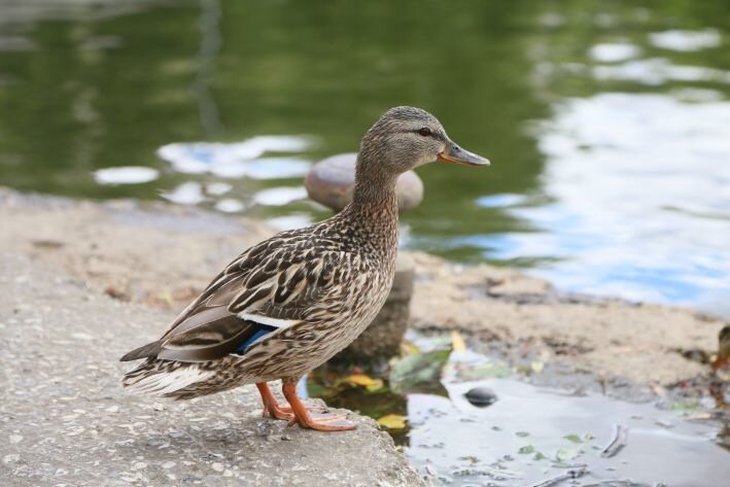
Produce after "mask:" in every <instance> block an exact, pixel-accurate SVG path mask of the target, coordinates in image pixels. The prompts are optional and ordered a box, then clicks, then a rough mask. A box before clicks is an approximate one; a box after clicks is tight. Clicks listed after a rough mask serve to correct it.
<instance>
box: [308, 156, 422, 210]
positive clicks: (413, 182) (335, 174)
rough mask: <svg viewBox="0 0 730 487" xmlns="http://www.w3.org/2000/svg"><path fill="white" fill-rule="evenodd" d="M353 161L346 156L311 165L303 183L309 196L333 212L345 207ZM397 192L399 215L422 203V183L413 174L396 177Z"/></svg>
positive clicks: (353, 184) (352, 175)
mask: <svg viewBox="0 0 730 487" xmlns="http://www.w3.org/2000/svg"><path fill="white" fill-rule="evenodd" d="M356 160H357V154H355V153H347V154H338V155H336V156H332V157H328V158H326V159H323V160H321V161H320V162H318V163H317V164H315V165H314V166H313V167H312V169H311V170H310V171H309V174H307V178H306V179H305V181H304V185H305V186H306V188H307V193H308V194H309V197H310V198H312V199H313V200H314V201H317V202H318V203H322V204H323V205H325V206H327V207H328V208H331V209H333V210H335V211H340V210H341V209H343V208H344V207H345V206H347V204H348V203H349V202H350V201H351V200H352V190H353V188H354V186H355V162H356ZM397 190H398V209H399V210H400V212H404V211H406V210H410V209H412V208H415V207H416V206H418V205H419V204H420V203H421V201H422V200H423V182H422V181H421V178H420V177H419V176H418V175H417V174H416V173H415V172H414V171H408V172H406V173H404V174H402V175H401V176H400V178H399V179H398V186H397Z"/></svg>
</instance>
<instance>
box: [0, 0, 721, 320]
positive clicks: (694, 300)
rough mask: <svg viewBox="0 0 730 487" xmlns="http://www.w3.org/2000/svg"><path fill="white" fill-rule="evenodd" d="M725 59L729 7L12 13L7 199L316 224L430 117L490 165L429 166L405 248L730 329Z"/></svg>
mask: <svg viewBox="0 0 730 487" xmlns="http://www.w3.org/2000/svg"><path fill="white" fill-rule="evenodd" d="M125 5H126V4H125ZM729 44H730V4H728V2H725V1H722V0H716V1H707V2H693V1H690V0H686V1H682V0H677V1H673V2H660V1H643V2H577V1H565V2H558V1H556V2H545V1H515V2H502V1H497V0H493V1H466V2H460V3H459V5H458V6H454V5H452V4H451V3H450V2H435V1H432V2H423V1H421V2H409V3H408V5H407V6H403V5H393V4H391V3H389V2H361V3H360V4H358V5H353V4H351V3H345V2H308V3H307V5H306V6H302V5H297V6H296V7H295V6H293V5H292V2H288V1H278V2H249V1H233V0H220V1H218V0H201V1H200V2H195V1H154V0H148V1H143V2H134V6H124V7H120V6H119V5H118V2H111V1H108V2H107V1H101V2H90V1H84V0H79V1H76V2H65V3H64V2H53V3H47V2H27V1H21V0H0V183H1V184H4V185H9V186H12V187H15V188H19V189H23V190H34V191H42V192H50V193H58V194H64V195H70V196H78V197H91V198H113V197H133V198H140V199H155V198H166V199H168V200H170V201H173V202H176V203H179V204H194V205H201V206H205V207H209V208H212V209H216V210H218V211H221V212H226V213H245V214H249V215H254V216H259V217H263V218H268V219H270V220H271V221H272V222H273V223H274V224H276V225H278V226H280V227H290V226H296V225H302V224H305V223H307V222H309V221H313V220H316V219H319V218H321V217H323V216H325V215H326V214H327V212H326V211H324V210H322V209H321V208H319V207H317V206H315V205H312V204H311V203H310V202H307V201H306V200H304V199H303V198H304V192H303V188H302V174H303V173H304V172H305V171H306V169H307V168H308V167H309V165H310V164H311V163H312V162H313V161H316V160H317V159H320V158H323V157H325V156H329V155H332V154H335V153H341V152H350V151H352V150H354V149H355V148H356V147H357V143H358V140H359V137H360V136H361V134H362V133H363V131H364V130H365V129H366V128H367V127H368V126H369V125H370V124H371V123H372V121H373V120H374V119H375V118H376V117H377V116H378V115H379V114H380V113H381V112H382V111H383V110H384V109H385V108H387V107H389V106H392V105H397V104H413V105H419V106H423V107H425V108H427V109H429V110H431V111H432V112H434V113H435V114H437V115H438V116H439V118H440V119H441V120H442V121H443V122H444V124H445V126H446V127H447V128H448V130H449V133H450V134H451V136H452V137H453V138H454V139H455V140H457V141H458V142H459V143H461V144H463V145H464V146H465V147H467V148H469V149H471V150H473V151H475V152H478V153H481V154H484V155H485V156H487V157H489V158H490V159H491V160H492V161H493V167H492V168H490V169H489V170H485V171H480V172H478V173H477V172H473V171H469V170H468V169H464V168H454V167H443V166H432V167H426V168H423V170H421V171H420V174H421V176H422V178H423V179H424V180H425V183H426V200H425V201H424V203H423V204H422V205H421V207H419V208H418V209H416V210H414V211H412V212H411V213H409V214H407V215H406V216H405V217H404V226H405V228H404V229H405V232H404V235H405V237H404V242H403V243H404V245H405V246H406V247H409V248H416V249H423V250H427V251H430V252H433V253H437V254H440V255H443V256H445V257H448V258H450V259H455V260H461V261H465V262H481V261H488V262H492V263H496V264H500V265H510V266H521V267H524V268H526V269H527V270H529V271H530V272H532V273H535V274H538V275H542V276H545V277H548V278H550V279H553V280H554V281H555V282H557V284H558V285H559V286H560V287H562V288H563V289H566V290H571V291H580V292H587V293H597V294H609V295H620V296H624V297H627V298H630V299H647V300H652V301H663V302H671V303H678V304H687V305H691V306H695V307H699V308H702V309H706V310H711V311H714V312H717V313H724V314H726V315H728V316H730V308H728V307H729V306H730V305H728V303H729V302H730V299H728V296H729V295H730V259H727V250H726V249H727V248H728V247H730V184H729V183H730V165H728V164H727V160H728V157H730V123H729V122H730V102H729V101H728V94H729V93H730V49H729V48H728V46H729ZM199 142H212V143H214V144H212V145H200V144H198V143H199ZM251 161H253V162H251Z"/></svg>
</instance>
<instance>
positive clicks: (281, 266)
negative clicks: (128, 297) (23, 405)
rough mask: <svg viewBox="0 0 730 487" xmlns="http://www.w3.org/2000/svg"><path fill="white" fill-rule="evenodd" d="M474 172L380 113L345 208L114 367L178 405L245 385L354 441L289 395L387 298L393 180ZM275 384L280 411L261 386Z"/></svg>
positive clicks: (252, 255)
mask: <svg viewBox="0 0 730 487" xmlns="http://www.w3.org/2000/svg"><path fill="white" fill-rule="evenodd" d="M434 160H438V161H441V162H449V163H458V164H467V165H473V166H485V165H488V164H489V161H488V160H486V159H484V158H482V157H480V156H478V155H476V154H472V153H470V152H467V151H466V150H464V149H462V148H460V147H459V146H458V145H456V144H455V143H454V142H452V141H451V140H450V139H449V138H448V136H447V135H446V131H445V130H444V128H443V127H442V126H441V124H440V123H439V121H438V120H436V118H435V117H433V116H432V115H431V114H429V113H428V112H425V111H424V110H421V109H418V108H413V107H396V108H391V109H390V110H388V111H387V112H386V113H385V114H384V115H383V116H382V117H381V118H380V119H379V120H378V121H377V122H376V123H375V125H373V126H372V128H370V130H368V132H367V133H366V134H365V136H364V137H363V139H362V143H361V145H360V153H359V155H358V160H357V169H356V178H355V179H356V183H355V190H354V194H353V200H352V203H351V204H350V205H349V206H348V207H347V208H345V209H344V210H343V211H342V212H340V213H338V214H337V215H335V216H333V217H332V218H329V219H327V220H325V221H322V222H320V223H317V224H315V225H312V226H310V227H306V228H301V229H298V230H290V231H286V232H282V233H279V234H277V235H275V236H273V237H271V238H270V239H268V240H265V241H263V242H261V243H259V244H257V245H254V246H253V247H251V248H250V249H248V250H246V251H245V252H243V253H242V254H241V255H240V256H239V257H238V258H237V259H236V260H234V261H233V262H232V263H231V264H230V265H228V267H226V268H225V269H224V270H223V272H221V273H220V274H219V275H218V276H217V277H216V278H215V279H213V282H211V283H210V284H209V285H208V287H207V288H206V289H205V291H203V293H202V294H201V295H200V296H198V298H197V299H195V300H194V301H193V302H192V303H191V304H190V305H189V306H188V307H187V308H186V309H185V310H184V311H183V312H182V313H181V314H180V315H179V316H178V317H177V318H176V319H175V320H174V321H173V323H172V325H171V326H170V328H169V329H168V330H167V332H166V333H165V334H164V335H163V336H162V338H160V339H159V340H157V341H155V342H153V343H150V344H148V345H145V346H143V347H140V348H138V349H136V350H133V351H131V352H129V353H128V354H126V355H125V356H124V357H122V361H128V360H137V359H146V360H145V362H144V363H142V364H140V365H139V366H138V367H137V368H136V369H134V370H132V371H130V372H128V373H127V374H126V375H125V376H124V379H123V384H124V386H125V387H128V388H130V389H132V390H136V391H139V392H145V393H150V394H158V395H162V396H166V397H173V398H176V399H189V398H193V397H197V396H202V395H205V394H211V393H214V392H219V391H223V390H227V389H231V388H234V387H237V386H240V385H243V384H251V383H255V384H256V386H257V387H258V390H259V392H260V393H261V398H262V399H263V403H264V414H265V415H266V414H269V415H271V416H272V417H274V418H277V419H286V420H288V421H291V422H296V423H299V425H300V426H302V427H305V428H312V429H316V430H321V431H341V430H348V429H353V428H354V427H355V425H354V424H353V423H350V422H347V421H342V420H341V418H340V417H334V418H332V417H329V418H328V417H327V416H326V415H324V416H319V417H318V416H317V415H316V414H315V415H313V414H312V412H311V411H310V410H308V409H307V408H306V407H305V406H304V405H303V404H302V402H301V401H300V399H299V398H298V397H297V394H296V383H297V381H298V380H299V379H300V378H301V377H302V376H303V375H304V374H306V373H307V372H309V371H311V370H312V369H314V368H316V367H318V366H319V365H321V364H323V363H324V362H325V361H327V360H328V359H329V358H331V357H332V356H333V355H335V354H336V353H337V352H339V351H340V350H342V349H343V348H345V347H346V346H347V345H349V344H350V343H351V342H352V341H353V340H354V339H355V338H356V337H357V336H358V335H359V334H360V333H361V332H363V331H364V330H365V328H366V327H367V326H368V324H369V323H370V322H371V321H372V320H373V319H374V318H375V315H376V314H377V313H378V311H379V310H380V308H381V307H382V306H383V303H384V302H385V299H386V297H387V295H388V291H389V290H390V286H391V283H392V280H393V275H394V272H395V258H396V252H397V245H398V204H397V199H396V192H395V185H396V180H397V179H398V176H399V175H400V174H401V173H403V172H405V171H408V170H410V169H413V168H415V167H418V166H421V165H423V164H426V163H428V162H431V161H434ZM277 379H281V380H282V382H283V386H282V391H283V393H284V397H286V399H287V401H288V402H289V405H290V406H291V407H283V406H280V405H279V404H278V403H277V401H276V398H275V397H274V395H273V394H272V393H271V390H270V389H269V387H268V385H267V382H270V381H274V380H277Z"/></svg>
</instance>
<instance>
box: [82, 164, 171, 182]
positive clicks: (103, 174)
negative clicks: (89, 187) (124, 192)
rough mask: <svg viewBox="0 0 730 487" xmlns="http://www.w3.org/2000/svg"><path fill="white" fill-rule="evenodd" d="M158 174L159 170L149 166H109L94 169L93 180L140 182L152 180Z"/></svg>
mask: <svg viewBox="0 0 730 487" xmlns="http://www.w3.org/2000/svg"><path fill="white" fill-rule="evenodd" d="M159 175H160V171H158V170H157V169H153V168H151V167H143V166H122V167H109V168H105V169H98V170H96V171H94V181H96V182H97V183H98V184H104V185H116V184H142V183H149V182H150V181H154V180H155V179H157V178H158V177H159Z"/></svg>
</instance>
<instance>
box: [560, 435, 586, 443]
mask: <svg viewBox="0 0 730 487" xmlns="http://www.w3.org/2000/svg"><path fill="white" fill-rule="evenodd" d="M563 438H565V439H566V440H570V441H572V442H573V443H583V440H582V439H581V437H580V436H578V435H577V434H575V433H571V434H569V435H565V436H563Z"/></svg>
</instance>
